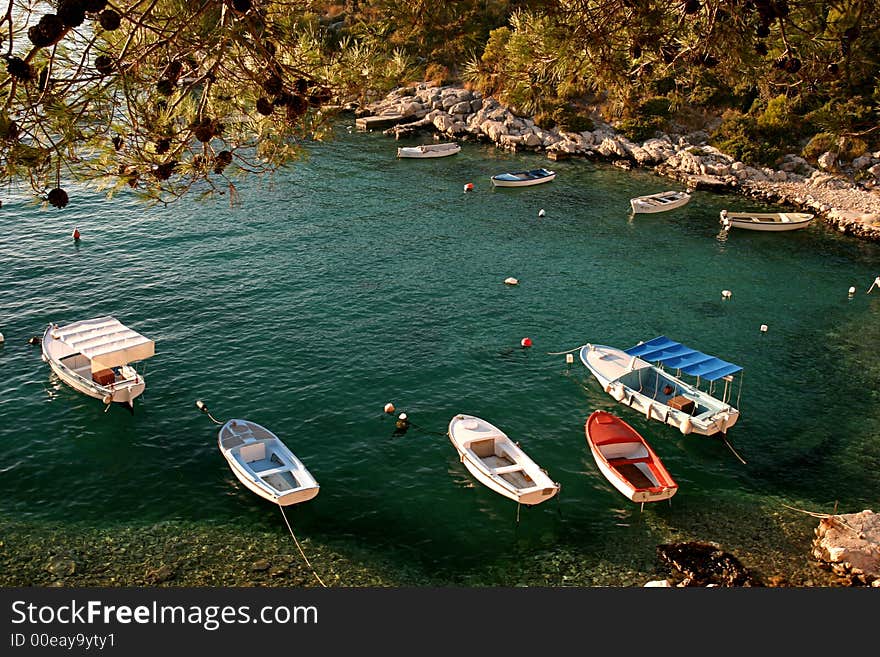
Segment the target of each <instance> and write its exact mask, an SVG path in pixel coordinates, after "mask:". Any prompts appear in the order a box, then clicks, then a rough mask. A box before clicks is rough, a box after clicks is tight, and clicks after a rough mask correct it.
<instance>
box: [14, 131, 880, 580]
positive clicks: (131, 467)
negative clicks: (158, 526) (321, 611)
mask: <svg viewBox="0 0 880 657" xmlns="http://www.w3.org/2000/svg"><path fill="white" fill-rule="evenodd" d="M351 125H353V119H352V120H350V121H343V122H342V123H340V125H339V128H338V130H337V134H336V138H335V140H333V141H331V142H329V143H324V144H316V145H314V146H313V147H311V148H310V157H309V158H308V159H306V160H304V161H302V162H301V163H299V164H298V165H297V166H296V167H295V168H294V169H293V170H292V171H290V172H284V173H282V174H279V175H278V176H276V177H275V178H274V179H272V180H261V181H258V180H251V181H247V182H245V183H242V184H241V185H240V187H239V192H240V194H241V204H240V205H239V206H237V207H234V208H232V207H230V205H229V203H228V202H227V201H226V200H225V199H220V200H217V201H209V202H199V201H197V200H195V199H187V200H184V201H181V202H178V203H175V204H172V205H170V206H168V207H164V208H163V207H157V208H147V207H145V206H143V205H140V204H138V203H136V202H134V201H132V200H131V199H128V198H126V197H125V195H122V196H120V197H117V198H114V199H113V200H112V201H110V202H107V201H105V200H104V199H103V197H102V196H100V195H97V194H94V195H93V194H91V193H90V192H85V191H82V192H74V193H72V194H71V197H72V202H71V204H70V205H69V206H68V208H67V209H65V210H64V211H59V210H56V209H54V208H48V209H40V208H39V207H36V206H34V205H32V204H30V203H28V202H27V201H26V199H24V198H23V197H20V196H18V197H17V196H14V195H11V194H8V193H7V195H6V197H5V198H4V199H3V206H2V210H0V213H2V216H3V217H4V218H5V219H4V221H3V222H2V231H3V233H2V235H0V331H2V333H3V334H4V336H5V338H6V343H5V345H3V346H2V347H0V372H2V374H3V376H2V379H0V381H2V383H0V426H2V431H0V446H2V450H3V455H4V458H3V459H2V462H0V473H2V474H0V500H2V501H0V514H2V515H3V516H5V517H8V518H16V519H17V520H33V521H34V522H35V523H39V524H42V525H45V524H46V523H50V524H54V525H56V526H59V527H63V526H65V524H67V523H76V524H78V525H82V524H86V525H89V526H94V527H96V528H105V527H112V526H118V525H120V524H122V525H137V524H144V523H155V522H160V521H163V520H175V521H178V520H179V521H186V522H189V523H194V524H196V525H199V524H204V525H205V526H209V525H211V524H214V523H222V524H226V525H239V526H243V527H249V528H254V527H256V528H261V529H264V530H268V531H276V530H277V531H278V532H280V533H282V534H283V533H285V532H286V529H285V528H284V526H283V524H282V522H281V520H280V518H279V517H278V515H279V514H278V513H277V510H275V509H273V507H272V505H271V504H269V503H268V502H265V501H263V500H261V499H259V498H258V497H256V496H255V495H253V494H252V493H250V492H248V491H246V490H244V489H243V488H242V486H240V485H239V484H238V482H237V481H236V480H235V479H234V477H233V475H232V474H231V472H230V470H229V468H228V467H227V465H226V462H225V460H224V459H223V458H222V456H221V455H220V453H219V451H218V449H217V443H216V435H217V434H216V430H217V427H216V426H215V425H214V424H212V423H211V422H210V420H209V419H208V418H207V417H206V416H205V415H203V414H201V413H199V412H198V410H197V409H196V408H195V401H196V400H197V399H201V400H203V401H204V402H205V403H206V404H207V406H208V408H209V409H210V410H211V412H212V414H213V415H214V416H215V417H217V418H218V419H220V420H225V419H228V418H230V417H241V418H248V419H251V420H254V421H256V422H259V423H261V424H264V425H266V426H267V427H269V428H271V429H273V430H274V431H275V432H276V433H278V434H279V435H280V436H281V437H282V438H283V439H284V440H285V441H286V442H287V444H288V445H289V446H290V447H291V448H292V449H293V450H294V452H296V453H297V455H298V456H299V457H300V458H301V459H302V460H303V461H304V462H305V464H306V465H307V467H308V468H309V469H310V471H311V472H312V473H313V474H314V475H315V477H316V478H317V479H318V481H319V483H320V484H321V492H320V494H319V495H318V497H317V498H315V499H314V500H313V501H311V502H308V503H306V504H303V505H300V506H298V507H295V508H293V509H292V513H289V515H290V517H291V518H292V520H293V522H294V525H295V526H296V527H298V534H299V536H300V537H301V538H302V537H303V536H307V537H309V538H310V539H311V540H313V541H327V542H332V543H334V544H335V545H337V546H342V547H343V549H344V547H345V546H346V545H349V546H351V547H352V548H353V549H354V548H357V550H359V551H362V552H363V553H366V554H371V553H372V554H375V555H385V554H391V553H393V554H394V555H395V559H397V560H398V562H399V563H400V564H401V566H402V567H403V566H406V567H409V568H417V569H420V570H421V571H423V572H424V573H426V574H427V575H428V576H430V577H432V578H435V579H436V581H440V582H443V581H449V582H455V581H468V582H474V583H479V582H481V581H483V580H484V578H483V576H482V573H487V572H490V571H493V572H495V575H494V578H495V579H494V580H493V581H497V580H499V579H500V580H501V581H507V582H508V583H510V584H514V583H516V577H515V575H512V576H511V577H510V578H505V577H504V576H503V574H504V572H506V571H505V569H507V570H511V571H512V570H513V569H514V568H515V566H514V565H513V564H515V563H516V562H517V561H518V560H519V561H521V560H522V559H523V558H528V559H541V558H545V557H546V558H548V559H549V558H554V556H553V555H559V554H574V555H577V558H579V559H582V560H585V561H586V562H592V563H596V564H598V563H606V564H609V567H611V568H620V569H624V570H626V569H635V570H638V569H640V568H641V569H645V568H648V567H650V565H651V564H653V563H654V559H655V552H654V548H655V546H656V544H657V543H660V542H664V541H668V540H670V539H674V538H676V537H682V538H685V537H696V538H700V539H702V540H715V541H719V542H721V543H722V545H723V546H724V547H726V548H728V549H731V550H732V551H734V552H735V553H737V552H742V551H746V552H750V553H758V552H760V551H762V550H764V549H766V550H767V551H768V552H773V553H774V556H773V557H772V558H773V559H776V560H777V561H778V563H779V564H782V563H784V562H785V561H786V560H798V559H801V560H803V561H806V554H805V553H804V552H805V550H804V549H803V548H804V546H805V545H808V542H809V538H810V536H809V534H810V532H811V528H812V527H813V526H814V525H815V521H814V519H811V518H807V519H804V516H803V515H802V514H801V515H799V514H797V513H796V512H792V511H789V510H787V509H786V508H785V507H784V506H783V505H789V506H794V507H797V508H801V509H809V510H813V511H822V512H830V511H831V510H832V508H833V505H834V503H835V502H839V505H840V510H841V511H843V512H856V511H860V510H862V509H864V508H874V509H875V510H878V511H880V508H878V506H880V504H878V501H880V500H878V495H880V403H878V395H880V392H878V390H880V385H878V384H880V361H878V358H877V345H878V344H880V321H878V320H880V291H877V290H875V291H873V292H872V293H871V294H866V290H867V289H868V286H869V285H870V283H871V281H873V280H874V278H875V277H876V276H877V274H878V273H880V258H878V256H880V248H878V246H876V245H872V244H867V243H862V242H859V241H855V240H852V239H847V238H842V237H840V236H838V235H837V234H836V233H835V232H833V231H831V230H829V229H828V228H826V227H825V226H824V225H822V224H821V223H816V224H815V225H812V226H810V227H809V228H808V229H806V230H803V231H797V232H793V233H788V234H784V233H783V234H761V233H753V232H745V231H737V230H736V229H734V230H733V231H732V232H731V233H730V234H729V235H727V236H724V235H721V234H720V233H719V223H718V213H719V211H720V210H721V209H723V208H741V209H756V210H757V209H761V206H759V205H755V204H754V203H753V202H751V201H747V200H745V199H743V198H740V197H735V196H721V195H716V194H710V193H707V192H696V193H695V194H694V196H693V198H692V200H691V202H690V203H689V204H688V205H687V206H685V207H684V208H681V209H678V210H674V211H671V212H668V213H662V214H657V215H639V216H636V217H632V216H631V215H630V211H629V198H630V197H632V196H637V195H641V194H646V193H651V192H656V191H662V190H664V189H667V188H672V187H674V186H675V185H674V184H670V182H669V181H668V180H664V179H661V178H658V177H656V176H653V175H651V174H649V173H646V172H632V173H627V172H624V171H620V170H618V169H615V168H612V167H609V166H605V165H599V164H593V163H590V162H586V161H582V160H576V161H568V162H554V163H550V166H551V168H554V169H555V170H556V171H557V172H558V176H557V178H556V180H555V181H553V182H551V183H549V184H545V185H540V186H537V187H532V188H526V189H506V190H501V189H499V190H495V189H493V188H492V186H491V184H490V181H489V176H491V175H492V174H495V173H500V172H503V171H512V170H521V169H526V168H534V167H538V166H547V165H548V163H547V160H545V159H544V158H542V157H539V156H535V155H529V154H510V153H502V152H500V151H497V150H495V149H494V148H492V147H490V146H481V145H474V144H465V145H464V146H463V149H462V151H461V153H459V154H458V155H455V156H453V157H449V158H443V159H435V160H424V161H418V160H398V159H396V157H395V154H396V147H397V146H398V145H400V144H399V143H397V142H394V141H393V140H391V139H389V138H387V137H384V136H382V135H381V134H364V133H357V132H352V130H351V128H350V126H351ZM407 143H408V144H412V143H418V142H407ZM468 182H473V183H474V190H473V191H472V192H468V193H465V192H464V191H463V189H464V185H465V184H466V183H468ZM541 209H544V210H545V213H546V214H545V216H543V217H539V216H538V213H539V211H540V210H541ZM74 226H78V227H79V230H80V232H81V233H82V240H81V242H80V243H79V244H75V243H74V242H73V240H72V239H71V237H70V234H71V232H72V230H73V228H74ZM508 276H514V277H516V278H518V279H519V281H520V284H519V285H518V286H507V285H505V284H504V279H505V278H507V277H508ZM850 286H854V287H855V288H856V294H855V295H854V296H853V297H852V298H850V297H849V295H848V289H849V288H850ZM724 289H728V290H730V291H731V292H732V296H731V298H730V299H729V300H724V299H722V295H721V291H722V290H724ZM100 315H113V316H115V317H117V318H118V319H120V321H122V322H123V323H125V324H127V325H129V326H131V327H132V328H134V329H136V330H138V331H140V332H142V333H144V334H145V335H147V336H149V337H151V338H153V339H154V340H155V341H156V356H155V357H154V358H152V359H149V360H148V361H146V363H145V364H146V375H147V381H148V385H147V390H146V392H145V394H144V395H143V396H142V397H140V398H139V399H138V400H137V401H136V404H135V411H134V414H133V415H131V414H129V413H128V412H126V411H125V410H124V409H123V408H122V407H118V406H115V407H113V408H111V409H109V411H107V412H105V410H104V406H103V405H102V404H101V403H100V402H99V401H98V400H95V399H92V398H89V397H86V396H84V395H82V394H80V393H77V392H75V391H73V390H72V389H71V388H69V387H67V386H66V385H64V384H62V383H61V382H60V381H59V380H58V379H57V378H56V377H55V376H54V375H52V374H51V373H50V370H49V366H48V365H46V364H45V363H43V362H42V361H41V359H40V352H39V347H38V346H32V345H29V344H28V338H29V337H31V336H34V335H41V334H42V331H43V330H44V329H45V327H46V325H47V324H48V323H50V322H57V323H60V324H64V323H68V322H72V321H76V320H79V319H86V318H90V317H96V316H100ZM762 324H766V325H767V326H768V330H767V332H766V333H762V332H761V331H760V326H761V325H762ZM658 335H666V336H668V337H670V338H671V339H673V340H678V341H681V342H684V343H685V344H688V345H689V346H692V347H694V348H696V349H699V350H702V351H705V352H708V353H711V354H713V355H716V356H718V357H720V358H723V359H725V360H728V361H731V362H734V363H737V364H739V365H742V366H743V367H744V371H745V374H744V379H743V386H742V396H741V400H740V409H741V411H742V416H741V418H740V421H739V423H738V424H737V425H736V426H735V427H734V428H733V429H732V430H731V431H730V434H729V439H730V441H731V443H732V444H733V445H734V447H735V448H736V450H737V452H738V453H739V454H740V455H741V456H742V457H743V458H744V459H745V460H746V462H747V463H746V464H745V465H743V464H742V463H741V462H740V461H738V460H737V459H736V457H735V456H734V454H733V453H732V452H731V451H730V450H729V449H728V448H727V447H726V446H725V445H724V444H723V443H722V442H721V441H720V440H717V439H707V438H705V437H700V436H695V435H690V436H683V435H681V434H680V433H679V432H678V431H677V430H675V429H673V428H671V427H667V426H663V425H660V424H659V423H654V422H652V423H648V422H647V421H645V420H644V418H643V417H642V416H641V415H640V414H637V413H636V412H634V411H631V410H630V409H628V408H623V407H619V406H617V405H616V404H615V403H614V401H613V400H612V399H611V398H610V397H609V396H608V395H606V394H605V393H604V392H603V391H602V390H601V389H600V388H599V386H598V384H596V382H595V381H594V380H592V378H591V377H589V376H588V373H587V371H586V370H585V368H583V366H581V365H580V364H579V362H578V361H577V355H576V354H575V364H573V365H571V366H568V365H567V364H566V363H565V357H564V356H563V355H561V354H551V353H548V352H562V351H566V350H569V349H573V348H575V347H578V346H579V345H582V344H584V343H586V342H594V343H600V344H607V345H613V346H618V347H621V348H626V347H629V346H632V345H634V344H636V343H637V342H638V341H639V340H648V339H650V338H653V337H656V336H658ZM524 337H530V338H531V339H532V341H533V346H532V347H531V349H523V348H521V347H520V341H521V340H522V338H524ZM387 402H393V403H394V404H395V406H396V407H397V409H398V411H406V412H407V413H408V414H409V416H410V418H411V420H412V421H413V423H414V427H413V428H411V429H410V431H409V432H408V433H407V434H406V435H405V436H403V437H393V436H392V432H393V429H394V418H393V417H391V416H389V415H386V414H385V413H384V412H383V407H384V405H385V404H386V403H387ZM599 408H601V409H606V410H610V411H612V412H615V413H617V414H619V415H620V416H621V417H623V418H624V419H625V420H626V421H628V422H629V423H631V424H632V425H633V426H635V427H636V428H637V429H639V430H640V431H642V432H643V434H644V435H645V437H646V438H647V439H648V440H649V442H650V443H651V444H652V446H653V447H654V448H655V450H656V451H657V452H658V453H659V455H660V456H661V458H662V459H663V460H664V462H665V464H666V466H667V468H668V469H669V471H670V472H671V473H672V475H673V477H674V478H675V479H676V480H677V481H678V483H679V485H680V489H679V492H678V494H677V495H676V496H675V497H674V498H673V500H672V503H671V504H667V503H660V504H656V505H653V506H652V505H648V506H646V508H645V510H644V511H642V512H640V511H639V509H638V506H637V505H633V504H630V503H629V502H628V501H627V500H625V499H624V498H623V497H622V496H621V495H620V494H618V493H617V492H616V491H615V490H614V489H613V488H612V487H611V486H610V485H609V484H608V483H607V482H606V481H605V480H604V478H603V477H602V476H601V474H600V473H599V471H598V470H597V468H596V466H595V463H594V462H593V460H592V457H591V456H590V453H589V450H588V448H587V446H586V443H585V439H584V429H583V426H584V421H585V419H586V418H587V416H588V415H589V413H590V412H591V411H593V410H595V409H599ZM456 413H470V414H474V415H478V416H480V417H483V418H485V419H487V420H489V421H491V422H493V423H494V424H496V425H498V426H499V427H501V428H502V429H503V430H505V431H506V432H507V433H508V434H509V435H510V436H511V437H512V438H513V439H515V440H517V441H519V442H520V445H521V446H522V447H523V449H524V450H525V451H526V452H527V453H528V454H529V455H530V456H531V457H532V458H533V459H534V460H535V461H537V462H538V463H539V464H540V465H541V466H542V467H544V468H545V469H546V470H547V471H548V472H549V474H550V476H551V477H552V478H554V479H555V480H556V481H559V482H560V483H561V484H562V490H561V494H560V496H559V498H558V499H553V500H551V501H549V502H546V503H544V504H542V505H539V506H536V507H529V508H525V507H524V508H523V509H521V510H520V519H519V523H517V520H516V517H517V509H516V504H515V503H513V502H511V501H509V500H507V499H505V498H503V497H501V496H500V495H498V494H496V493H494V492H492V491H490V490H488V489H486V488H484V487H483V486H481V485H479V484H477V483H476V482H475V481H474V480H473V479H472V478H471V477H470V475H469V474H468V472H467V471H466V470H465V468H464V466H463V465H462V464H461V463H460V462H459V460H458V458H457V456H456V452H455V450H454V448H453V447H452V445H451V443H450V442H449V440H448V438H446V437H445V435H444V434H445V431H446V427H447V424H448V422H449V420H450V419H451V418H452V416H453V415H455V414H456ZM790 522H795V523H796V525H797V528H798V530H799V531H801V532H802V534H803V536H802V537H801V538H800V539H798V538H795V539H792V538H791V536H790V535H789V533H790V531H789V530H788V529H786V527H787V526H788V523H790ZM798 523H799V524H798ZM732 527H736V528H738V529H736V530H734V529H731V528H732ZM734 537H738V538H734ZM762 546H763V547H762ZM318 566H319V568H320V565H319V564H318ZM493 569H494V570H493ZM779 569H780V570H784V567H783V566H782V565H779ZM499 572H500V573H502V575H501V576H498V573H499ZM548 583H550V584H559V583H562V580H559V581H555V582H554V581H550V582H548Z"/></svg>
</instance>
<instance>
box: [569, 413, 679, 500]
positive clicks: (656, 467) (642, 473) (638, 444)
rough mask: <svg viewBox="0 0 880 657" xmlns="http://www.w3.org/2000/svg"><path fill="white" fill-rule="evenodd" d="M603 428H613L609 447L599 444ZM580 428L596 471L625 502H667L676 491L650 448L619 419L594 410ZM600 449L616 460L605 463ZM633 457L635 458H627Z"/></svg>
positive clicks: (675, 487) (676, 487)
mask: <svg viewBox="0 0 880 657" xmlns="http://www.w3.org/2000/svg"><path fill="white" fill-rule="evenodd" d="M607 427H613V430H614V432H615V434H616V436H615V438H614V442H613V443H612V444H606V445H602V435H601V433H602V430H603V429H606V430H607ZM584 429H585V432H586V437H587V445H588V446H589V448H590V452H591V453H592V455H593V460H594V461H595V462H596V466H597V467H598V468H599V471H600V472H601V473H602V475H603V476H604V477H605V478H606V479H607V480H608V481H609V483H611V485H612V486H614V488H616V489H617V491H618V492H619V493H621V494H622V495H624V496H625V497H626V498H627V499H629V500H631V501H633V502H640V503H643V502H660V501H663V500H668V499H670V498H671V497H672V496H673V495H675V493H676V492H677V491H678V484H676V483H675V481H673V479H672V477H671V476H670V474H669V472H667V470H666V468H665V467H664V465H663V463H662V462H661V461H660V458H659V457H658V456H657V454H656V453H655V452H654V450H653V449H651V446H650V445H648V443H647V442H646V441H645V439H644V438H642V436H641V435H639V433H638V432H637V431H636V430H635V429H633V428H632V427H631V426H630V425H629V424H627V423H626V422H624V421H623V420H621V419H620V418H618V417H616V416H614V415H612V414H611V413H607V412H605V411H595V412H594V413H593V414H592V415H590V417H589V418H588V419H587V422H586V424H585V425H584ZM603 449H605V450H606V453H608V454H614V455H616V456H617V457H618V458H616V459H611V460H609V458H608V457H607V456H606V453H603V451H602V450H603ZM633 456H637V458H631V457H633ZM626 457H630V458H626ZM629 461H632V462H629Z"/></svg>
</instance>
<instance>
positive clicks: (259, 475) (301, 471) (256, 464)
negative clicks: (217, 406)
mask: <svg viewBox="0 0 880 657" xmlns="http://www.w3.org/2000/svg"><path fill="white" fill-rule="evenodd" d="M217 444H218V446H219V447H220V452H221V453H222V454H223V456H224V458H225V459H226V461H227V463H229V467H230V469H231V470H232V473H233V474H234V475H235V476H236V478H237V479H238V480H239V481H240V482H241V483H242V484H243V485H244V486H245V487H246V488H247V489H248V490H250V491H251V492H253V493H256V494H257V495H259V496H260V497H262V498H263V499H265V500H269V501H270V502H275V503H276V504H279V505H281V506H289V505H291V504H298V503H300V502H306V501H308V500H310V499H312V498H313V497H315V495H317V494H318V490H319V486H318V482H317V481H316V480H315V478H314V477H313V476H312V474H311V473H310V472H309V471H308V470H307V469H306V467H305V466H304V465H303V464H302V461H300V460H299V459H298V458H297V457H296V455H295V454H294V453H293V452H292V451H290V449H289V448H288V447H287V445H285V444H284V443H283V442H282V441H281V439H280V438H279V437H278V436H276V435H275V434H274V433H272V432H271V431H270V430H269V429H267V428H266V427H263V426H261V425H259V424H257V423H256V422H251V421H250V420H239V419H233V420H229V421H228V422H226V424H224V425H223V426H222V427H221V428H220V431H219V433H218V435H217Z"/></svg>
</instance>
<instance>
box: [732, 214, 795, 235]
mask: <svg viewBox="0 0 880 657" xmlns="http://www.w3.org/2000/svg"><path fill="white" fill-rule="evenodd" d="M812 220H813V215H812V214H809V213H806V212H728V211H727V210H722V211H721V221H720V223H721V225H722V226H724V228H743V229H745V230H760V231H764V232H781V231H787V230H798V229H801V228H806V227H807V226H809V225H810V222H811V221H812Z"/></svg>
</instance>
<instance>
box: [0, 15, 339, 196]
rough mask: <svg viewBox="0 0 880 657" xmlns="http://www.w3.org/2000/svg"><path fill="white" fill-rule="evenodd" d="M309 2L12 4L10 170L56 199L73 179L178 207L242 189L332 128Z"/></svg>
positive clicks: (2, 156)
mask: <svg viewBox="0 0 880 657" xmlns="http://www.w3.org/2000/svg"><path fill="white" fill-rule="evenodd" d="M309 9H310V5H309V3H306V2H260V0H225V1H224V0H195V1H187V0H135V1H128V2H116V3H108V2H106V1H104V0H59V1H58V2H53V3H48V2H27V1H20V0H11V1H10V3H9V8H8V11H7V12H6V14H5V16H3V17H2V18H0V27H2V33H3V34H4V39H3V41H4V43H3V46H4V52H5V55H4V58H5V62H6V65H5V78H4V79H2V81H0V94H2V96H0V98H2V107H0V139H2V142H0V176H2V180H3V181H5V182H9V181H16V180H22V179H24V180H28V181H29V182H30V184H31V186H32V188H33V189H34V191H35V192H36V193H37V194H38V195H39V196H40V197H42V198H44V199H45V200H47V201H48V202H49V203H52V204H53V205H57V206H63V204H65V203H66V200H67V198H68V196H67V194H66V192H65V194H64V195H61V194H59V193H58V192H56V193H54V194H50V190H52V189H59V188H63V187H64V186H65V185H67V184H68V183H69V182H70V181H73V180H88V181H93V182H98V183H99V184H100V185H101V186H102V187H104V188H107V189H108V190H109V191H110V193H112V192H113V191H114V190H116V189H119V188H130V189H132V190H134V191H135V192H136V193H138V194H140V195H142V196H144V197H146V198H150V199H154V200H162V201H168V200H172V199H174V198H177V197H179V196H180V195H181V194H183V193H184V192H186V191H187V190H190V189H192V188H195V189H197V190H199V191H200V192H212V191H225V190H230V192H233V193H234V186H233V185H232V182H231V176H232V175H234V174H235V173H239V172H242V171H247V172H266V171H271V170H273V169H274V168H276V167H277V166H279V165H280V164H282V163H284V162H287V161H289V160H291V159H292V158H295V157H296V155H297V147H298V145H299V144H300V143H301V142H302V140H304V139H310V138H313V137H315V136H320V134H321V131H322V129H323V126H324V124H325V118H326V116H325V114H324V113H323V112H322V109H321V108H322V107H323V106H325V105H326V104H327V103H328V102H329V101H330V100H331V99H332V97H333V91H332V90H331V88H330V87H329V86H328V83H327V80H326V79H325V75H324V70H323V69H322V65H321V62H322V58H321V57H316V56H315V55H314V52H315V50H316V48H317V45H316V43H315V40H314V39H310V38H309V37H308V35H309V29H308V28H309V22H308V21H309V14H308V10H309Z"/></svg>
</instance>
